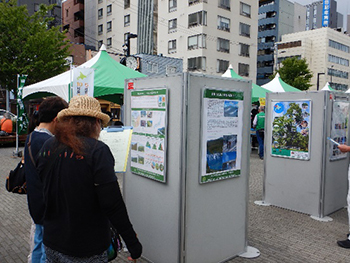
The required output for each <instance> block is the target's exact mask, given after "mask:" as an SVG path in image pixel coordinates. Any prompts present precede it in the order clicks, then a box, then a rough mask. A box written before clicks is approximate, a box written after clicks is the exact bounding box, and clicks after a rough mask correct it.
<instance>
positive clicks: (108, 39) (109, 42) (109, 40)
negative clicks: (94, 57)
mask: <svg viewBox="0 0 350 263" xmlns="http://www.w3.org/2000/svg"><path fill="white" fill-rule="evenodd" d="M110 46H112V38H111V37H109V38H107V47H110Z"/></svg>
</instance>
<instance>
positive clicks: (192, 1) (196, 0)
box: [188, 0, 208, 5]
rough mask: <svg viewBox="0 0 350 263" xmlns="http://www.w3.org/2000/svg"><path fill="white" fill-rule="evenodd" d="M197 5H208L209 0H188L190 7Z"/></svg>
mask: <svg viewBox="0 0 350 263" xmlns="http://www.w3.org/2000/svg"><path fill="white" fill-rule="evenodd" d="M197 3H208V0H188V5H194V4H197Z"/></svg>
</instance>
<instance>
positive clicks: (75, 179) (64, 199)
mask: <svg viewBox="0 0 350 263" xmlns="http://www.w3.org/2000/svg"><path fill="white" fill-rule="evenodd" d="M108 122H109V116H108V115H107V114H104V113H102V112H101V106H100V103H99V102H98V101H97V100H96V99H94V98H92V97H88V96H76V97H73V98H72V100H71V101H70V104H69V107H68V109H65V110H62V111H61V112H60V113H59V114H58V123H57V127H56V134H55V137H53V138H51V139H49V140H48V141H46V142H45V144H44V145H43V148H42V150H41V152H40V156H39V158H38V163H37V165H38V171H39V175H40V177H41V179H42V181H43V185H44V197H45V214H44V229H45V231H44V245H45V251H46V257H47V258H46V259H47V262H55V263H61V262H96V263H97V262H98V263H101V262H107V260H108V258H107V249H108V247H109V245H110V229H109V224H110V223H111V224H112V225H113V226H114V227H115V228H116V229H117V230H118V232H119V234H120V235H121V237H122V238H123V240H124V241H125V243H126V246H127V248H128V250H129V252H130V255H131V258H130V260H133V261H135V260H136V259H137V258H139V257H140V256H141V253H142V245H141V243H140V242H139V240H138V238H137V237H136V233H135V231H134V229H133V227H132V224H131V222H130V220H129V216H128V213H127V209H126V206H125V203H124V201H123V198H122V195H121V191H120V188H119V185H118V181H117V177H116V176H115V173H114V162H115V160H114V158H113V155H112V153H111V151H110V149H109V147H108V146H107V145H106V144H104V143H103V142H101V141H99V140H98V137H99V134H100V132H101V127H103V126H105V125H106V124H107V123H108Z"/></svg>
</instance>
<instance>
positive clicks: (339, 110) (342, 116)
mask: <svg viewBox="0 0 350 263" xmlns="http://www.w3.org/2000/svg"><path fill="white" fill-rule="evenodd" d="M349 109H350V104H349V102H347V101H333V108H332V126H331V127H332V128H331V136H330V137H331V139H333V140H334V141H335V142H337V143H340V144H348V139H347V135H348V131H349V130H348V125H349ZM329 147H330V156H329V159H330V160H340V159H344V158H346V157H347V153H342V152H341V151H340V150H339V148H338V146H337V145H336V144H335V143H329Z"/></svg>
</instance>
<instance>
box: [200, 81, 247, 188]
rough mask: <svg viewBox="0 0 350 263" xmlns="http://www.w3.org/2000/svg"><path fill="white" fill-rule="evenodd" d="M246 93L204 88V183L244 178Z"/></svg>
mask: <svg viewBox="0 0 350 263" xmlns="http://www.w3.org/2000/svg"><path fill="white" fill-rule="evenodd" d="M242 127H243V92H237V91H232V90H221V89H218V88H208V87H206V88H204V89H203V95H202V127H201V130H202V141H201V143H202V147H201V149H202V152H201V174H200V183H208V182H213V181H218V180H223V179H228V178H232V177H237V176H240V174H241V158H242V156H241V152H242Z"/></svg>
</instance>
